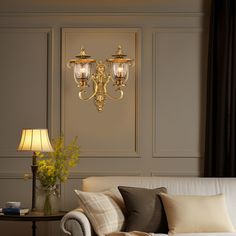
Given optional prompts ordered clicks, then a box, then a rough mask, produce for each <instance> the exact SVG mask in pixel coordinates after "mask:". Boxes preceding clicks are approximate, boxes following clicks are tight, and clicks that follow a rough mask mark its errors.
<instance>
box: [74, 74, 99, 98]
mask: <svg viewBox="0 0 236 236" xmlns="http://www.w3.org/2000/svg"><path fill="white" fill-rule="evenodd" d="M90 80H92V81H93V83H94V92H93V94H92V95H91V96H89V97H87V98H85V97H83V93H87V91H86V90H85V87H88V86H85V87H82V88H81V89H80V91H79V94H78V96H79V98H80V99H81V100H83V101H89V100H90V99H92V98H93V97H94V96H95V95H96V93H97V90H98V85H97V82H96V81H95V76H94V75H92V77H91V79H90ZM78 84H79V83H78ZM78 87H80V86H79V85H78Z"/></svg>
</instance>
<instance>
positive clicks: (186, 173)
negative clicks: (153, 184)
mask: <svg viewBox="0 0 236 236" xmlns="http://www.w3.org/2000/svg"><path fill="white" fill-rule="evenodd" d="M151 176H160V177H161V176H167V177H168V176H170V177H175V176H176V177H178V176H179V177H181V176H182V177H183V176H185V177H190V176H193V177H199V172H198V171H153V172H151Z"/></svg>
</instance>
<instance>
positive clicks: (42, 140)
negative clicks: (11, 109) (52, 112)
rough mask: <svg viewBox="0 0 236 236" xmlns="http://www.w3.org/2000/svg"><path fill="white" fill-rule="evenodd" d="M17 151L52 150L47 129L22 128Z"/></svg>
mask: <svg viewBox="0 0 236 236" xmlns="http://www.w3.org/2000/svg"><path fill="white" fill-rule="evenodd" d="M17 150H18V151H33V152H53V148H52V145H51V143H50V140H49V137H48V130H47V129H23V130H22V134H21V140H20V144H19V146H18V148H17Z"/></svg>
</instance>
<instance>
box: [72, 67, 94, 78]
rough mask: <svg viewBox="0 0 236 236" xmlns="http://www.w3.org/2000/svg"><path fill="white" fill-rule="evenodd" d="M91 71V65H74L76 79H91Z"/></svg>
mask: <svg viewBox="0 0 236 236" xmlns="http://www.w3.org/2000/svg"><path fill="white" fill-rule="evenodd" d="M90 71H91V65H90V63H85V64H83V63H78V64H75V65H74V75H75V78H76V79H89V77H90Z"/></svg>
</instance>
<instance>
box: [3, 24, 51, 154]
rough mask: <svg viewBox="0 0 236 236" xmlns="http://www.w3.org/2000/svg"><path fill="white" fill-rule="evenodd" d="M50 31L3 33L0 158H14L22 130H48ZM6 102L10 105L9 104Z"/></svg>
mask: <svg viewBox="0 0 236 236" xmlns="http://www.w3.org/2000/svg"><path fill="white" fill-rule="evenodd" d="M49 42H50V30H49V29H24V28H14V29H0V51H1V53H0V61H1V63H0V71H1V75H0V77H1V86H0V107H1V122H0V131H1V132H0V156H1V157H14V156H20V155H21V156H26V155H29V154H25V153H17V152H16V148H17V145H18V142H19V139H20V136H21V129H22V128H46V127H47V119H48V117H47V116H48V81H49V72H48V71H49V68H48V63H49V62H48V57H49V54H50V51H49V50H50V46H49ZM6 101H7V102H6Z"/></svg>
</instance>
